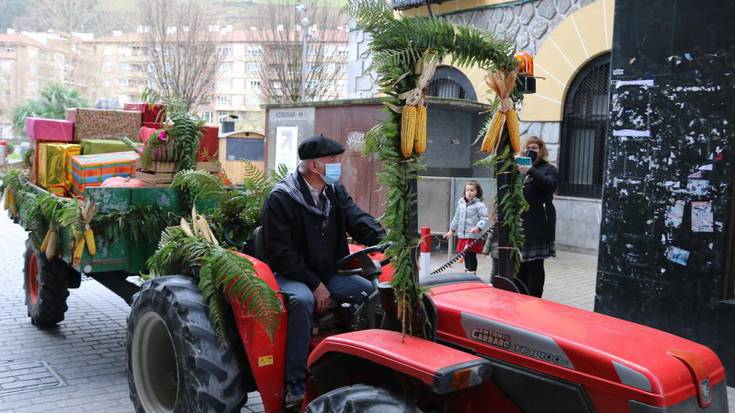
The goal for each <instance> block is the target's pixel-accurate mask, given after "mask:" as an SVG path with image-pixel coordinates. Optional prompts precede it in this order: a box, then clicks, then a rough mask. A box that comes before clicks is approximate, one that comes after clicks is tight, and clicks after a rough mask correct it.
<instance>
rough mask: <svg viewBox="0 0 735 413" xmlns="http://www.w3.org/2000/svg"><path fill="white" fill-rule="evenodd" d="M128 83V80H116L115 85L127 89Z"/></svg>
mask: <svg viewBox="0 0 735 413" xmlns="http://www.w3.org/2000/svg"><path fill="white" fill-rule="evenodd" d="M129 84H130V81H129V80H128V79H117V85H118V86H120V87H128V85H129Z"/></svg>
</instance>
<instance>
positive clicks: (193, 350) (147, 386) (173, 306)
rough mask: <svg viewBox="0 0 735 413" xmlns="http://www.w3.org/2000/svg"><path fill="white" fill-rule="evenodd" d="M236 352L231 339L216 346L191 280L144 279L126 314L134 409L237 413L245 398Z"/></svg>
mask: <svg viewBox="0 0 735 413" xmlns="http://www.w3.org/2000/svg"><path fill="white" fill-rule="evenodd" d="M234 335H236V334H234ZM239 349H240V347H239V343H237V342H236V340H235V339H233V343H230V345H228V346H227V348H223V347H221V346H220V343H219V341H218V340H217V337H216V336H215V333H214V328H213V327H212V324H211V323H210V322H209V317H208V316H207V306H206V305H205V303H204V299H203V297H202V294H201V292H200V291H199V287H198V286H197V284H196V282H195V280H193V279H191V278H189V277H185V276H169V277H160V278H155V279H153V280H150V281H147V282H146V283H144V284H143V285H142V287H141V290H140V292H139V293H137V294H136V295H135V297H134V298H133V304H132V308H131V311H130V315H129V316H128V334H127V365H128V384H129V386H130V399H131V400H132V401H133V405H134V406H135V411H136V412H140V413H143V412H148V413H154V412H156V413H157V412H173V413H179V412H181V413H190V412H218V413H220V412H225V413H229V412H239V411H240V408H241V407H242V406H243V405H244V404H245V403H246V402H247V397H248V396H247V393H246V391H245V382H244V378H245V377H246V372H245V371H244V369H246V368H247V367H246V366H247V364H246V363H243V362H241V357H240V354H241V351H240V350H239Z"/></svg>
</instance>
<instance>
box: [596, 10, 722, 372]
mask: <svg viewBox="0 0 735 413" xmlns="http://www.w3.org/2000/svg"><path fill="white" fill-rule="evenodd" d="M733 22H735V3H733V0H701V1H691V0H646V1H641V0H617V1H616V6H615V29H614V37H613V51H612V66H611V73H612V75H611V87H610V90H611V97H610V99H611V100H610V102H611V104H610V127H609V129H608V130H609V132H608V138H607V139H608V142H607V154H606V170H605V172H606V176H605V181H604V189H603V200H602V208H603V211H602V224H601V230H600V249H599V251H600V258H599V264H598V274H597V295H596V299H595V310H596V311H598V312H602V313H606V314H610V315H614V316H616V317H621V318H624V319H628V320H632V321H635V322H639V323H643V324H647V325H650V326H653V327H656V328H659V329H663V330H666V331H669V332H672V333H674V334H677V335H680V336H683V337H686V338H689V339H691V340H694V341H698V342H700V343H702V344H705V345H707V346H710V347H711V348H713V349H715V350H716V351H717V352H718V355H719V356H720V358H721V359H722V360H723V362H724V363H725V365H726V369H727V371H728V377H729V380H730V382H733V381H735V302H734V301H732V300H729V301H728V300H727V298H731V297H732V281H731V280H732V272H731V269H730V267H731V266H730V265H729V264H726V261H728V256H732V254H733V251H732V249H731V248H730V246H729V242H728V238H729V233H730V231H731V226H732V225H733V224H734V223H733V222H732V219H731V205H732V185H731V184H732V182H733V172H734V171H735V170H734V168H733V166H734V165H733V144H734V142H733V140H734V139H735V115H734V114H735V35H733V33H735V29H734V27H735V26H733Z"/></svg>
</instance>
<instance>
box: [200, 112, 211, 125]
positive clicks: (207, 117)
mask: <svg viewBox="0 0 735 413" xmlns="http://www.w3.org/2000/svg"><path fill="white" fill-rule="evenodd" d="M202 119H203V120H204V121H205V122H207V123H212V112H204V113H202Z"/></svg>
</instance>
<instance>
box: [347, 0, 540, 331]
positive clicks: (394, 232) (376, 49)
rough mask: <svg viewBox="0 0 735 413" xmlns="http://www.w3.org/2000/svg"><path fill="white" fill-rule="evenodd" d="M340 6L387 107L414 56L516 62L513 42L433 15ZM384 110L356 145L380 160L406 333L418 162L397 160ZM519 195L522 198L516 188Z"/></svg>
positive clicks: (495, 64) (414, 301)
mask: <svg viewBox="0 0 735 413" xmlns="http://www.w3.org/2000/svg"><path fill="white" fill-rule="evenodd" d="M346 9H347V11H348V12H349V13H350V15H352V16H355V18H356V20H357V23H358V25H359V26H360V28H361V29H362V30H364V31H365V32H368V33H370V34H372V36H373V39H372V42H371V44H370V49H371V52H372V67H371V69H372V70H374V71H376V72H377V73H378V75H379V79H378V86H379V88H380V92H381V93H383V94H384V95H385V96H386V98H385V100H384V102H385V104H386V106H387V107H388V108H390V107H400V106H402V105H403V104H404V103H405V102H403V101H401V100H400V99H398V96H400V95H401V94H402V93H403V92H406V91H408V90H411V89H414V88H415V87H416V81H417V79H418V76H417V75H416V74H415V67H416V65H417V63H418V62H419V60H420V59H424V60H425V61H426V60H429V59H431V58H438V59H442V58H444V56H450V57H451V58H452V63H453V64H454V65H459V66H471V65H478V66H479V67H481V68H483V69H486V70H503V71H505V72H510V71H512V70H514V69H515V68H516V66H517V63H516V61H515V59H514V57H513V52H514V50H513V45H511V44H510V43H507V42H504V41H502V40H498V39H495V38H494V37H493V36H491V35H490V34H488V33H486V32H482V31H480V30H477V29H474V28H470V27H464V26H459V27H455V26H454V25H452V24H451V23H450V22H448V21H447V20H445V19H442V18H436V17H416V18H398V17H397V16H396V15H395V14H394V12H393V10H392V9H391V8H390V7H389V6H388V4H387V2H385V1H384V0H348V4H347V6H346ZM512 97H513V99H514V100H515V101H518V100H520V99H522V95H521V94H520V93H519V92H517V91H514V92H513V95H512ZM386 110H387V111H388V113H389V116H388V119H387V120H386V121H385V122H383V123H382V125H380V126H378V127H376V128H374V129H373V130H371V131H370V132H369V133H368V134H367V136H366V141H365V149H364V150H365V152H366V153H372V154H376V156H377V157H378V159H379V160H380V161H381V162H382V163H383V170H382V171H381V172H380V180H381V183H382V184H383V186H384V187H385V189H386V210H385V215H384V216H383V223H384V224H385V226H386V227H387V228H388V229H389V232H388V235H387V240H388V241H392V242H393V245H392V247H391V248H390V249H388V251H387V253H388V255H389V256H390V258H391V260H392V262H393V264H394V266H395V268H396V272H395V274H394V276H393V281H392V285H393V288H394V290H395V294H396V303H397V306H398V308H399V317H400V318H401V319H402V321H403V323H404V324H403V332H404V333H406V332H408V333H409V334H411V333H412V331H411V327H412V326H411V325H410V321H411V320H410V316H409V315H408V314H406V312H413V311H414V309H415V307H418V306H420V305H421V300H420V298H421V294H422V291H421V289H420V287H419V286H418V282H417V276H416V274H415V273H414V272H415V269H414V266H413V263H412V259H411V256H410V254H411V251H413V249H414V248H415V246H416V245H417V241H418V239H417V234H416V233H415V229H414V228H412V226H411V223H412V221H413V220H415V219H416V208H417V205H416V203H417V201H416V193H415V190H414V189H413V188H412V185H413V183H414V182H415V180H416V178H417V175H418V171H420V170H421V168H422V164H421V162H420V160H419V159H417V157H416V156H412V157H409V158H408V159H403V156H402V155H401V152H400V125H401V115H400V114H399V113H395V112H394V111H392V110H388V109H386ZM511 162H512V159H511ZM506 166H507V162H504V163H503V164H502V166H501V167H502V168H505V167H506ZM514 182H515V181H514ZM521 184H522V183H521ZM516 190H517V186H514V189H513V191H516ZM513 191H511V192H512V193H511V194H510V195H509V196H507V197H506V198H504V199H503V200H501V202H500V207H501V208H503V210H504V211H505V210H508V211H509V213H512V214H517V213H518V211H521V210H522V208H520V207H519V205H520V204H519V200H518V197H517V195H518V193H517V192H513ZM520 194H521V196H522V188H521V193H520ZM523 202H525V201H523ZM511 210H513V211H512V212H510V211H511ZM516 216H517V215H514V217H516ZM513 228H515V229H517V228H516V227H513ZM512 237H515V238H514V239H515V240H516V241H517V240H518V239H519V237H520V238H521V239H522V228H521V232H520V233H518V232H517V231H516V232H513V233H512Z"/></svg>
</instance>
